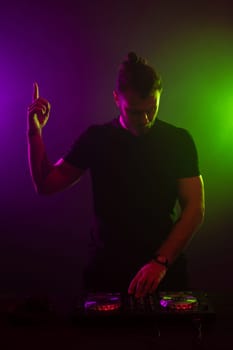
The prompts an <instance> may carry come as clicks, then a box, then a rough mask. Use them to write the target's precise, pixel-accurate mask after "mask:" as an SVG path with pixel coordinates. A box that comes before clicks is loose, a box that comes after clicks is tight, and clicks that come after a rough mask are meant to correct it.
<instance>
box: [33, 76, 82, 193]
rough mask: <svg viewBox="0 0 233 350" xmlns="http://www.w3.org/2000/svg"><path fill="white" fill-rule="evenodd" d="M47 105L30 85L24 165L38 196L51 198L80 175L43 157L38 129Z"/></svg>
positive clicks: (43, 148) (48, 111)
mask: <svg viewBox="0 0 233 350" xmlns="http://www.w3.org/2000/svg"><path fill="white" fill-rule="evenodd" d="M50 108H51V106H50V103H49V102H48V101H47V100H46V99H44V98H42V97H40V96H39V86H38V84H37V83H34V84H33V96H32V103H31V104H30V105H29V107H28V111H27V140H28V162H29V168H30V173H31V177H32V181H33V184H34V186H35V189H36V191H37V192H38V193H39V194H52V193H55V192H59V191H61V190H64V189H65V188H67V187H69V186H71V185H73V184H74V183H76V182H77V181H78V180H79V179H80V177H81V175H82V173H83V170H82V169H78V168H76V167H74V166H72V165H70V164H69V163H67V162H65V161H64V160H63V159H60V160H59V161H58V162H56V163H55V164H52V163H51V162H50V161H49V159H48V157H47V153H46V149H45V145H44V142H43V137H42V129H43V127H44V126H45V125H46V123H47V121H48V118H49V114H50Z"/></svg>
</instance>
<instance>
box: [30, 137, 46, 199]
mask: <svg viewBox="0 0 233 350" xmlns="http://www.w3.org/2000/svg"><path fill="white" fill-rule="evenodd" d="M28 162H29V168H30V173H31V177H32V180H33V183H34V186H35V188H36V191H37V192H38V193H40V192H41V189H42V187H43V183H44V180H45V179H46V177H47V175H48V174H49V172H50V171H51V169H52V164H51V163H50V162H49V160H48V158H47V154H46V150H45V146H44V142H43V139H42V135H41V132H39V131H38V132H33V133H31V132H30V131H29V133H28Z"/></svg>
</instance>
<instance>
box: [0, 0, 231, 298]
mask: <svg viewBox="0 0 233 350" xmlns="http://www.w3.org/2000/svg"><path fill="white" fill-rule="evenodd" d="M231 18H232V9H231V3H230V1H221V2H220V1H210V0H209V1H190V2H187V4H183V2H181V1H176V3H175V4H174V3H173V2H171V3H169V2H166V1H157V2H156V4H155V2H154V1H147V2H145V1H127V2H125V1H122V2H121V1H118V2H114V3H110V2H108V1H104V0H102V1H96V2H92V1H90V0H89V1H88V0H87V1H85V2H83V1H76V2H75V4H74V2H73V3H72V2H71V1H64V2H60V3H59V4H57V2H55V1H54V2H53V1H50V2H49V1H47V2H43V1H42V2H38V3H35V4H34V3H33V4H32V3H31V2H29V1H28V2H27V1H22V2H20V3H18V2H16V1H15V2H14V1H8V2H7V3H6V4H3V5H2V4H1V5H0V77H1V79H0V106H1V115H0V119H1V137H0V152H1V164H2V166H1V172H0V179H1V182H0V184H1V185H0V186H1V189H0V196H1V227H0V233H1V235H0V236H1V245H0V273H1V281H2V283H1V289H0V292H1V293H18V294H22V295H24V294H34V293H36V294H38V293H41V294H46V295H47V294H50V295H52V296H54V297H55V298H57V299H58V300H59V303H60V299H64V300H66V301H67V300H68V299H70V297H72V296H75V295H77V294H78V292H79V290H80V288H81V287H80V286H81V284H82V281H81V269H82V266H83V263H84V262H85V259H86V254H85V248H86V243H87V234H88V230H89V225H90V221H91V217H92V197H91V187H90V181H89V180H90V179H89V176H88V174H87V175H86V176H85V177H84V178H83V179H82V180H81V182H80V184H79V185H78V186H75V187H74V188H73V189H69V190H67V191H66V192H64V193H60V194H57V195H55V196H53V197H46V198H43V197H39V196H37V195H36V194H35V192H34V189H33V186H32V182H31V179H30V175H29V170H28V164H27V145H26V137H25V136H26V109H27V105H28V104H29V103H30V101H31V97H32V84H33V81H35V80H36V81H38V83H39V86H40V93H41V95H43V96H44V97H46V98H48V99H49V101H50V102H51V105H52V112H51V118H50V120H49V123H48V125H47V127H46V130H45V131H44V139H45V143H46V146H47V150H48V154H49V156H50V158H51V160H52V161H55V160H57V158H59V157H60V156H62V155H63V154H64V153H66V151H67V150H68V149H69V147H70V145H71V143H72V142H73V140H74V139H75V138H76V137H77V136H78V135H79V134H80V133H81V132H82V131H83V130H84V129H85V128H86V127H87V126H89V125H90V124H91V123H96V122H100V123H101V122H103V121H107V120H109V119H110V118H112V117H113V116H115V115H116V114H117V110H116V109H115V106H114V103H113V99H112V90H113V88H114V83H115V76H116V72H117V67H118V64H119V63H120V62H121V60H122V58H123V57H124V56H125V55H126V54H127V52H128V51H130V50H134V51H136V52H138V54H140V55H142V56H145V57H147V58H148V60H149V62H150V63H151V64H153V65H154V66H155V67H157V70H158V71H159V72H160V73H161V75H162V77H163V81H164V92H163V96H162V100H161V107H160V112H159V116H160V118H161V119H164V120H166V121H169V122H172V123H173V124H175V125H178V126H182V127H185V128H187V129H188V130H189V131H190V132H191V134H192V135H193V137H194V139H195V141H196V144H197V147H198V151H199V157H200V165H201V169H202V173H203V177H204V180H205V188H206V220H205V223H204V225H203V227H202V229H201V230H200V232H199V233H198V234H197V235H196V236H195V237H194V239H193V241H192V244H191V245H190V246H189V247H188V253H189V256H190V263H191V272H192V283H193V286H194V287H195V288H199V289H207V290H212V289H224V290H231V289H232V287H233V284H232V281H231V280H230V279H229V276H228V271H229V266H233V259H232V253H231V250H232V249H231V247H232V244H233V238H232V203H231V202H232V197H233V181H232V178H233V162H232V148H233V137H232V134H233V118H232V113H233V65H232V62H233V46H232V39H233V24H232V23H231ZM219 266H221V268H220V267H219ZM213 271H215V273H213Z"/></svg>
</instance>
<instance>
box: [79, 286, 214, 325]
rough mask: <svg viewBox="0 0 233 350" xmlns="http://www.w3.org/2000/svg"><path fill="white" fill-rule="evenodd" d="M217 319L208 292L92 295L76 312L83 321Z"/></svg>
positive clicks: (203, 320) (202, 320)
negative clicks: (138, 295) (138, 296)
mask: <svg viewBox="0 0 233 350" xmlns="http://www.w3.org/2000/svg"><path fill="white" fill-rule="evenodd" d="M214 318H215V312H214V309H213V307H212V305H211V302H210V300H209V297H208V295H207V294H206V293H205V292H200V291H197V292H194V291H178V292H177V291H175V292H174V291H163V292H157V293H155V294H151V295H148V296H146V297H142V298H137V299H136V298H135V297H133V296H131V295H122V294H121V293H92V294H88V295H87V296H86V297H85V298H84V299H83V300H82V302H81V303H79V305H77V307H76V309H75V312H74V319H76V320H78V321H81V322H85V321H87V322H93V321H94V322H97V323H99V322H101V321H106V320H107V322H111V321H119V320H120V321H121V322H122V321H126V322H134V321H149V322H151V321H188V320H191V321H197V320H198V321H200V322H206V321H209V320H213V319H214Z"/></svg>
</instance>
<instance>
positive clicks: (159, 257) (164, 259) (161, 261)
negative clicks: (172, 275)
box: [153, 254, 168, 268]
mask: <svg viewBox="0 0 233 350" xmlns="http://www.w3.org/2000/svg"><path fill="white" fill-rule="evenodd" d="M153 260H154V261H156V262H157V263H158V264H160V265H163V266H165V267H166V268H168V259H167V257H166V256H164V255H161V254H155V256H154V257H153Z"/></svg>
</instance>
